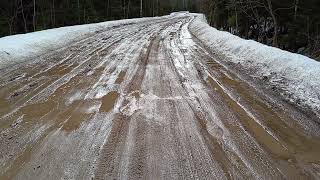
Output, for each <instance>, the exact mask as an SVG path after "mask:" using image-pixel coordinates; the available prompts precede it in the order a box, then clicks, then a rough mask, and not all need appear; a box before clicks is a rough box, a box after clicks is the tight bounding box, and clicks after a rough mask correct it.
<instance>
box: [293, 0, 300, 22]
mask: <svg viewBox="0 0 320 180" xmlns="http://www.w3.org/2000/svg"><path fill="white" fill-rule="evenodd" d="M298 7H299V0H295V3H294V20H297V13H298Z"/></svg>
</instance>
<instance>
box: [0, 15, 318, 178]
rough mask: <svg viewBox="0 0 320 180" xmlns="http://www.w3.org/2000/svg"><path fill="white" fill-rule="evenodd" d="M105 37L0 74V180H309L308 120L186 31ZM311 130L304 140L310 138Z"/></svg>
mask: <svg viewBox="0 0 320 180" xmlns="http://www.w3.org/2000/svg"><path fill="white" fill-rule="evenodd" d="M193 19H194V17H193V16H192V15H186V16H172V17H163V18H158V19H155V20H154V21H142V22H139V23H132V24H126V25H121V26H115V27H113V28H108V29H105V30H103V31H99V32H96V34H94V35H92V36H90V37H87V38H85V39H82V40H79V41H78V42H75V43H72V44H70V46H68V48H63V49H60V50H57V51H54V52H48V53H47V54H45V55H43V56H41V57H39V58H37V59H35V60H32V61H28V62H27V63H22V64H16V65H14V66H11V67H9V68H6V69H2V70H1V71H0V82H1V83H0V84H1V87H0V133H1V135H0V179H2V180H3V179H90V178H93V179H318V178H320V163H319V162H320V140H319V136H317V135H315V134H316V133H314V132H318V133H319V132H320V131H319V129H320V128H319V124H317V123H315V122H316V121H317V120H318V119H315V118H314V117H309V116H308V114H305V113H303V112H302V111H300V110H299V109H297V108H296V107H294V106H292V105H290V104H289V103H286V102H285V101H283V100H281V99H280V98H277V96H274V95H272V94H271V92H265V91H264V90H263V88H259V85H255V84H254V83H253V81H250V80H249V78H246V77H245V76H243V75H241V73H237V72H238V71H236V70H233V69H232V68H230V67H229V66H228V65H227V64H225V63H224V62H223V59H222V58H221V56H219V55H218V54H216V53H214V52H210V51H209V50H208V48H207V47H205V46H204V45H203V44H202V43H201V42H200V41H199V40H198V39H197V37H195V36H193V35H192V34H191V33H190V31H189V24H190V23H192V21H193ZM310 129H311V130H310Z"/></svg>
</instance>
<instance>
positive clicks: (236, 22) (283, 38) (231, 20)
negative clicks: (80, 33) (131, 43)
mask: <svg viewBox="0 0 320 180" xmlns="http://www.w3.org/2000/svg"><path fill="white" fill-rule="evenodd" d="M182 10H188V11H191V12H201V13H204V14H206V16H207V19H208V22H209V23H210V25H212V26H214V27H216V28H218V29H223V30H226V31H229V32H231V33H233V34H236V35H239V36H241V37H243V38H247V39H254V40H257V41H259V42H262V43H265V44H268V45H273V46H276V47H279V48H282V49H285V50H289V51H292V52H299V53H302V54H306V55H309V56H312V57H314V58H320V0H0V37H1V36H6V35H12V34H18V33H26V32H33V31H38V30H43V29H49V28H55V27H61V26H68V25H76V24H86V23H93V22H101V21H106V20H116V19H124V18H135V17H146V16H160V15H166V14H169V13H171V12H173V11H182Z"/></svg>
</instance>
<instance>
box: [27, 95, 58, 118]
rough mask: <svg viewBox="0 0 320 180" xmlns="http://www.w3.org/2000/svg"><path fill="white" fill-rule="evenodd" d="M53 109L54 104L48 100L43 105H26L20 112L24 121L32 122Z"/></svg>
mask: <svg viewBox="0 0 320 180" xmlns="http://www.w3.org/2000/svg"><path fill="white" fill-rule="evenodd" d="M55 107H56V103H55V102H54V101H52V100H49V101H46V102H44V103H37V104H31V105H26V106H24V107H22V108H21V112H22V114H24V118H23V119H24V121H32V120H36V119H38V118H40V117H42V116H44V115H46V114H48V113H49V112H50V111H52V110H54V109H55Z"/></svg>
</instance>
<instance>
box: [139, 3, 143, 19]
mask: <svg viewBox="0 0 320 180" xmlns="http://www.w3.org/2000/svg"><path fill="white" fill-rule="evenodd" d="M142 6H143V2H142V0H140V17H142V16H143V14H142Z"/></svg>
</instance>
